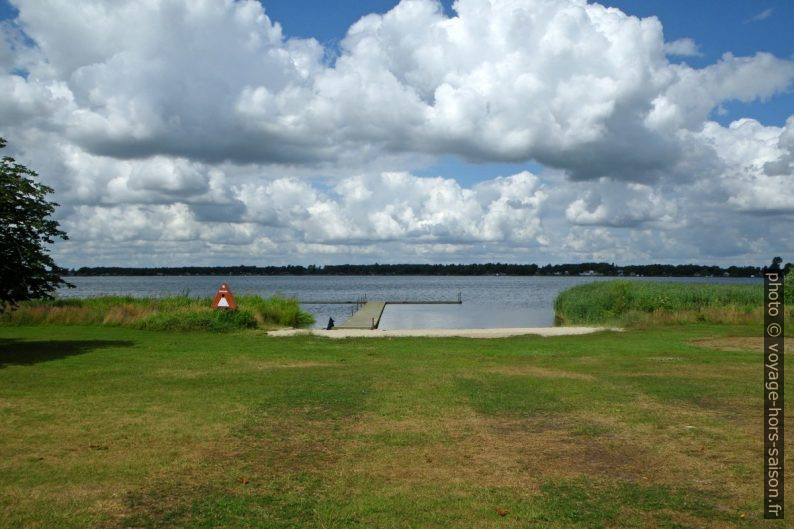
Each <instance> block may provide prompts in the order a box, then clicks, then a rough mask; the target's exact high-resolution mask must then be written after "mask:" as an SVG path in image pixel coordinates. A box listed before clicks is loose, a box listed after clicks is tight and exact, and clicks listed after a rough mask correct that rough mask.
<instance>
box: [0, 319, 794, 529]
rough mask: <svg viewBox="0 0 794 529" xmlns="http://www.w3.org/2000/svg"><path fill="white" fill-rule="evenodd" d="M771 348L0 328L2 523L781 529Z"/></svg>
mask: <svg viewBox="0 0 794 529" xmlns="http://www.w3.org/2000/svg"><path fill="white" fill-rule="evenodd" d="M756 336H760V328H758V327H757V326H754V327H744V326H726V325H722V326H706V325H680V326H670V327H666V328H660V329H654V330H642V331H628V332H624V333H602V334H597V335H586V336H575V337H556V338H539V337H521V338H510V339H500V340H471V339H427V338H422V339H408V338H405V339H379V340H367V339H358V340H340V341H336V340H327V339H322V338H312V337H296V338H281V339H279V338H268V337H266V336H265V335H264V333H262V332H260V331H246V332H244V333H239V334H211V333H184V334H180V333H167V332H147V331H137V330H130V329H122V328H113V327H99V326H95V327H77V326H73V327H68V326H61V327H57V326H41V327H11V326H6V327H0V527H3V528H6V527H8V528H11V527H25V528H37V527H41V528H45V527H46V528H64V529H65V528H81V529H83V528H90V527H111V528H116V527H119V528H122V527H146V528H161V527H162V528H165V527H191V528H211V527H218V528H220V527H224V528H226V527H229V528H237V527H240V528H242V527H246V528H249V527H250V528H254V527H257V528H259V527H262V528H269V527H273V528H288V527H296V528H297V527H307V528H335V527H373V528H389V527H404V528H433V527H437V528H458V527H462V528H464V527H483V528H486V527H487V528H490V527H529V528H590V527H605V528H611V527H626V528H628V527H652V528H653V527H656V528H678V529H681V528H687V527H691V528H701V527H709V528H720V527H751V528H756V527H782V526H783V525H781V524H780V523H774V522H765V521H764V520H763V519H762V518H761V517H762V498H763V482H762V477H763V476H762V473H763V459H762V452H763V444H762V413H763V401H762V386H761V383H762V373H763V365H762V362H763V360H762V349H761V341H760V339H757V338H754V337H756ZM788 378H789V380H791V378H792V377H788ZM788 391H789V393H790V392H791V387H790V386H789V388H788ZM787 420H788V421H789V423H790V424H791V420H792V417H791V414H790V413H788V414H787ZM789 439H791V437H789ZM792 453H794V447H792V446H791V444H790V443H789V445H788V459H787V464H788V465H789V466H790V465H791V455H792ZM789 498H790V499H789V501H788V502H787V507H788V510H789V511H790V513H794V503H792V501H791V499H794V491H792V492H790V493H789Z"/></svg>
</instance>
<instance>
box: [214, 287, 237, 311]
mask: <svg viewBox="0 0 794 529" xmlns="http://www.w3.org/2000/svg"><path fill="white" fill-rule="evenodd" d="M212 308H213V309H228V310H237V303H236V302H235V301H234V296H233V295H232V291H231V290H230V289H229V285H227V284H226V283H221V287H220V288H219V289H218V293H217V294H215V299H213V300H212Z"/></svg>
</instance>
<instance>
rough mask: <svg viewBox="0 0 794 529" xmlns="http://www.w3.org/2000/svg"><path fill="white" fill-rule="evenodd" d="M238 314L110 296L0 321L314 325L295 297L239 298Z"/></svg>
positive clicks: (179, 300)
mask: <svg viewBox="0 0 794 529" xmlns="http://www.w3.org/2000/svg"><path fill="white" fill-rule="evenodd" d="M235 299H236V301H237V304H238V308H239V310H236V311H226V310H214V309H212V308H211V307H210V304H211V301H212V300H211V299H209V298H208V299H201V298H193V297H190V296H172V297H165V298H134V297H129V296H107V297H96V298H86V299H56V300H49V301H28V302H24V303H21V304H20V306H19V308H18V309H17V310H14V311H10V312H6V313H4V314H2V315H0V322H2V323H6V324H13V325H42V324H66V325H116V326H123V327H132V328H135V329H146V330H163V331H197V330H204V331H216V332H218V331H231V330H236V329H252V328H257V327H258V328H274V327H303V326H307V325H311V324H312V323H314V317H312V315H311V314H309V313H307V312H304V311H303V310H301V308H300V305H299V304H298V302H297V301H296V300H294V299H290V298H283V297H272V298H268V299H265V298H262V297H260V296H256V295H243V296H236V297H235Z"/></svg>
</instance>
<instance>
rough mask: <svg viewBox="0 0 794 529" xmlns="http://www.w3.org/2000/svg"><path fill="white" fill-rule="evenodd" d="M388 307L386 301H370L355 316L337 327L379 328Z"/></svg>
mask: <svg viewBox="0 0 794 529" xmlns="http://www.w3.org/2000/svg"><path fill="white" fill-rule="evenodd" d="M385 307H386V302H385V301H368V302H367V303H365V304H364V306H363V307H361V308H360V309H359V310H358V311H357V312H356V313H355V314H353V316H352V317H351V318H350V319H349V320H347V321H346V322H344V323H343V324H342V325H337V326H336V327H335V328H336V329H377V328H378V325H379V324H380V317H381V315H383V309H384V308H385Z"/></svg>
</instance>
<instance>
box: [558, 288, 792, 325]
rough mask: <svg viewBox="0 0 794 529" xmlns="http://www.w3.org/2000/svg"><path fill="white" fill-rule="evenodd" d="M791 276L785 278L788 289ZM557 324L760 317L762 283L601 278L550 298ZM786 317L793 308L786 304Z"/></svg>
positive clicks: (744, 321) (752, 320)
mask: <svg viewBox="0 0 794 529" xmlns="http://www.w3.org/2000/svg"><path fill="white" fill-rule="evenodd" d="M791 286H792V281H791V279H789V278H787V286H786V288H787V289H788V290H791ZM554 311H555V316H556V319H557V322H558V323H559V324H561V325H578V324H602V325H603V324H609V325H623V326H630V327H647V326H652V325H659V324H679V323H693V322H704V323H730V324H747V323H758V322H762V321H763V287H762V285H760V284H758V285H735V284H727V285H726V284H718V283H667V282H644V281H643V282H639V281H625V280H617V281H606V282H600V283H589V284H585V285H579V286H576V287H573V288H571V289H568V290H566V291H564V292H562V293H560V295H559V296H557V299H556V300H555V302H554ZM787 312H788V314H787V316H789V317H790V316H791V315H792V309H791V308H789V309H787Z"/></svg>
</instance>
